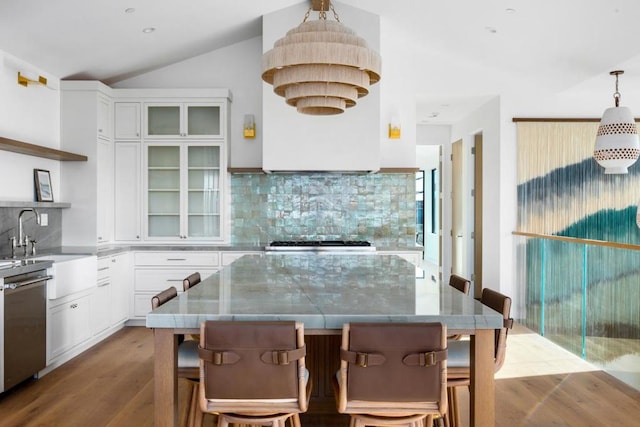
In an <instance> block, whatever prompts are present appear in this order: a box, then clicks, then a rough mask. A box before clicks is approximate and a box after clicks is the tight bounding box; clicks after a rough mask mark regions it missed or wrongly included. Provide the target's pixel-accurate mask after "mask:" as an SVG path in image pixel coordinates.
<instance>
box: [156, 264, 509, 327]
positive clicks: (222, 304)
mask: <svg viewBox="0 0 640 427" xmlns="http://www.w3.org/2000/svg"><path fill="white" fill-rule="evenodd" d="M204 320H296V321H302V322H304V324H305V328H306V329H318V330H325V329H332V330H335V329H341V328H342V325H343V323H346V322H353V321H366V322H374V321H378V322H434V321H435V322H443V323H445V324H447V326H448V328H449V329H454V330H459V331H470V330H474V329H496V328H500V327H501V326H502V316H501V315H500V314H498V313H496V312H495V311H493V310H490V309H488V308H487V307H485V306H483V305H482V304H480V303H479V302H478V301H475V300H474V299H473V298H471V297H469V296H466V295H464V294H462V293H461V292H458V291H456V290H455V289H453V288H451V287H450V286H439V285H437V284H435V283H433V282H432V281H431V280H428V279H425V278H421V277H416V270H415V267H414V266H413V265H412V264H410V263H409V262H407V261H405V260H404V259H402V258H400V257H397V256H388V255H379V256H373V257H372V256H370V255H330V254H327V255H321V256H319V255H314V254H287V255H283V254H275V253H264V254H259V255H249V256H244V257H242V258H240V259H239V260H237V261H235V262H234V263H232V264H230V265H229V266H226V267H224V268H223V269H222V270H220V271H218V272H216V273H214V274H213V275H212V276H210V277H209V278H207V279H205V280H203V281H202V283H200V284H198V285H197V286H194V287H193V288H191V289H190V290H189V291H187V292H185V293H183V294H181V295H180V296H178V297H177V298H175V299H174V300H172V301H169V302H168V303H166V304H164V305H163V306H162V307H160V308H158V309H156V310H154V311H152V312H151V313H149V314H148V315H147V323H146V324H147V327H149V328H185V329H197V328H199V325H200V323H201V322H202V321H204Z"/></svg>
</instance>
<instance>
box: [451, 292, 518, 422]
mask: <svg viewBox="0 0 640 427" xmlns="http://www.w3.org/2000/svg"><path fill="white" fill-rule="evenodd" d="M480 302H481V303H482V304H484V305H485V306H487V307H489V308H491V309H493V310H495V311H497V312H498V313H501V314H502V316H503V319H504V320H503V326H502V328H500V329H496V331H495V364H494V373H495V372H498V370H499V369H500V368H501V367H502V365H503V363H504V359H505V355H506V353H507V332H508V330H509V329H511V328H512V327H513V319H512V318H511V317H510V314H511V298H509V297H508V296H506V295H503V294H501V293H500V292H497V291H494V290H492V289H489V288H484V289H483V290H482V297H481V298H480ZM469 344H470V342H469V341H450V342H449V364H448V371H447V393H448V397H449V414H451V416H450V422H449V423H450V425H451V426H452V427H457V426H459V425H460V413H459V405H458V393H457V387H461V386H466V387H468V386H469V384H470V377H471V373H470V368H469V366H470V364H471V357H470V353H469Z"/></svg>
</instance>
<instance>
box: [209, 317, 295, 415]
mask: <svg viewBox="0 0 640 427" xmlns="http://www.w3.org/2000/svg"><path fill="white" fill-rule="evenodd" d="M305 355H306V347H305V345H304V326H303V324H302V323H296V322H293V321H274V322H260V321H258V322H242V321H231V322H225V321H206V322H203V323H202V325H201V328H200V349H199V356H200V384H201V393H200V395H201V396H200V399H201V404H202V403H204V405H205V407H206V408H207V411H215V410H217V411H219V412H234V411H235V412H242V411H246V410H248V409H247V408H250V407H251V405H256V404H259V405H267V404H273V405H275V406H276V407H278V405H280V410H278V411H276V412H304V411H306V409H307V404H308V396H307V395H306V381H307V378H306V375H305V372H306V369H305ZM203 399H204V402H202V400H203ZM270 408H271V407H270ZM254 409H255V406H254ZM270 410H271V409H270Z"/></svg>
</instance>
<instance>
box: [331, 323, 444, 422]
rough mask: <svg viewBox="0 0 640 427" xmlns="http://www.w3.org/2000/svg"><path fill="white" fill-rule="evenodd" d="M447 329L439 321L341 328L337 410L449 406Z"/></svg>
mask: <svg viewBox="0 0 640 427" xmlns="http://www.w3.org/2000/svg"><path fill="white" fill-rule="evenodd" d="M446 349H447V333H446V326H445V325H443V324H441V323H351V324H346V325H344V327H343V331H342V347H341V349H340V357H341V362H340V372H339V398H338V411H339V412H341V413H345V412H346V413H349V412H355V411H356V406H357V407H358V410H362V409H364V408H362V406H364V407H368V408H367V409H366V411H367V413H375V411H376V410H377V409H376V408H378V409H380V410H381V411H386V412H387V413H394V411H396V412H397V413H406V412H407V411H410V412H411V411H414V413H422V412H433V413H441V414H444V413H445V412H446V408H447V398H446V384H447V362H446V357H447V352H446Z"/></svg>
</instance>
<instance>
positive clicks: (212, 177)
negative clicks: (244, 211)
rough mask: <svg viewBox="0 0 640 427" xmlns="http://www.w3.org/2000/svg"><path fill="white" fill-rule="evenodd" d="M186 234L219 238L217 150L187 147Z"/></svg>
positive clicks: (208, 147)
mask: <svg viewBox="0 0 640 427" xmlns="http://www.w3.org/2000/svg"><path fill="white" fill-rule="evenodd" d="M187 150H188V152H187V163H188V167H187V173H188V191H187V194H188V196H187V197H188V201H187V235H188V236H189V237H218V236H220V147H219V146H195V145H191V146H189V147H187Z"/></svg>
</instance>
